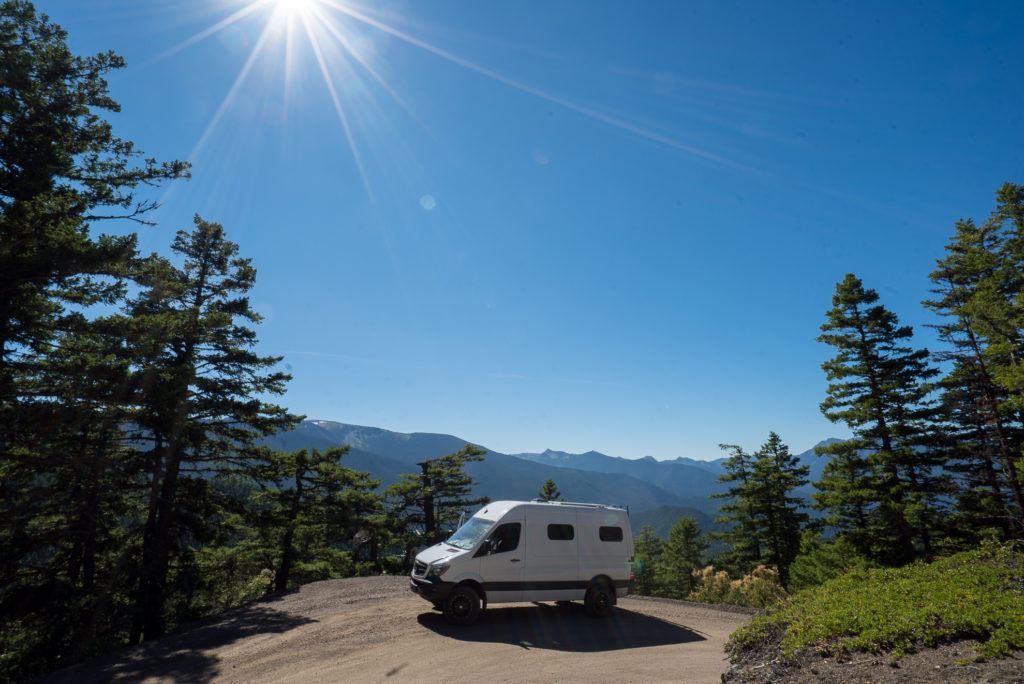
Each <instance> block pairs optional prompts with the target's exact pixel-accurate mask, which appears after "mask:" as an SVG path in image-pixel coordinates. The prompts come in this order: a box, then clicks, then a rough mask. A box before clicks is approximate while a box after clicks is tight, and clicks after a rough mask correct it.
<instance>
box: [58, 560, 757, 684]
mask: <svg viewBox="0 0 1024 684" xmlns="http://www.w3.org/2000/svg"><path fill="white" fill-rule="evenodd" d="M746 620H747V616H746V615H744V614H741V613H733V612H725V611H720V610H715V609H713V608H708V607H704V606H700V605H694V604H687V603H678V602H675V601H661V600H645V599H632V598H626V599H623V600H622V601H620V602H619V606H618V608H617V609H616V610H615V612H614V613H613V615H612V617H610V618H607V619H604V620H599V619H593V618H589V617H587V616H586V615H585V614H584V612H583V607H582V605H579V604H573V605H572V606H570V607H556V606H554V605H552V604H539V605H533V604H511V605H500V606H494V607H492V608H488V609H487V610H486V611H485V612H484V613H483V615H482V616H481V619H480V622H478V623H477V624H476V625H474V626H473V627H454V626H452V625H449V624H447V623H446V622H445V621H444V619H443V618H442V617H441V615H440V613H438V612H436V611H434V610H432V609H431V607H430V605H429V604H428V603H427V602H425V601H423V600H422V599H420V598H418V597H417V596H415V595H413V594H412V593H410V592H409V589H408V579H407V578H404V577H362V578H354V579H346V580H330V581H326V582H316V583H314V584H309V585H306V586H304V587H302V589H301V590H299V591H297V592H294V593H291V594H288V595H285V596H282V597H281V598H278V599H275V600H272V601H265V602H261V603H257V604H254V605H251V606H248V607H245V608H241V609H238V610H235V611H231V612H230V613H227V614H225V615H224V616H222V617H221V618H218V619H217V620H214V621H209V622H205V623H200V624H197V625H195V626H193V627H191V628H189V629H186V630H182V631H180V632H176V633H174V634H169V635H167V636H165V637H164V638H162V639H158V640H156V641H154V642H151V643H149V644H146V645H144V646H142V647H140V648H137V649H128V650H124V651H120V652H118V653H115V654H112V655H109V656H105V657H103V658H100V659H97V660H93V661H90V662H88V663H84V664H82V665H79V666H76V667H74V668H71V669H68V670H64V671H61V672H58V673H55V674H54V675H52V676H50V677H48V678H45V679H44V681H49V682H75V683H76V684H83V683H85V682H106V681H111V680H122V681H146V682H212V681H216V682H296V683H299V682H316V683H317V684H327V683H328V682H432V681H436V682H441V681H443V682H446V683H449V682H506V681H549V682H574V681H586V682H616V683H617V684H621V683H622V682H652V681H676V682H690V683H696V682H718V681H720V676H721V674H722V673H723V672H724V671H725V669H726V666H727V661H726V660H725V656H724V654H723V651H722V646H723V644H724V643H725V640H726V639H727V638H728V636H729V634H730V633H731V632H732V631H733V630H735V629H736V628H737V627H739V626H740V625H741V624H743V623H744V622H745V621H746Z"/></svg>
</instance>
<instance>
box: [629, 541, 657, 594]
mask: <svg viewBox="0 0 1024 684" xmlns="http://www.w3.org/2000/svg"><path fill="white" fill-rule="evenodd" d="M661 543H662V542H661V539H659V538H658V535H657V534H655V532H654V527H653V526H652V525H650V524H649V523H648V524H646V525H644V526H643V527H641V528H640V533H639V534H638V535H637V536H636V539H634V540H633V573H634V575H635V576H636V593H638V594H640V595H641V596H650V595H652V594H654V593H656V589H657V584H656V583H655V568H657V566H658V562H659V561H660V560H661Z"/></svg>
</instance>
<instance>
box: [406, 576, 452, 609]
mask: <svg viewBox="0 0 1024 684" xmlns="http://www.w3.org/2000/svg"><path fill="white" fill-rule="evenodd" d="M454 586H455V583H454V582H445V581H443V580H439V579H432V578H429V577H422V578H421V577H410V578H409V590H410V591H411V592H412V593H414V594H417V595H419V596H421V597H423V598H424V599H426V600H427V601H430V602H431V603H440V602H441V601H444V600H445V599H446V598H448V594H450V593H452V587H454Z"/></svg>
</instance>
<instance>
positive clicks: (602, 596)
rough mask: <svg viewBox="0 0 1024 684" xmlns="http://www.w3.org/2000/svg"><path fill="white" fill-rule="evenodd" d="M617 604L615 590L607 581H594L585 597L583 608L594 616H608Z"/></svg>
mask: <svg viewBox="0 0 1024 684" xmlns="http://www.w3.org/2000/svg"><path fill="white" fill-rule="evenodd" d="M614 605H615V591H614V590H613V589H612V588H611V587H609V586H608V583H607V582H594V583H593V584H591V585H590V588H589V589H587V594H586V596H584V597H583V608H584V609H585V610H586V611H587V615H589V616H590V617H593V618H603V617H607V616H608V614H609V613H611V612H612V607H613V606H614Z"/></svg>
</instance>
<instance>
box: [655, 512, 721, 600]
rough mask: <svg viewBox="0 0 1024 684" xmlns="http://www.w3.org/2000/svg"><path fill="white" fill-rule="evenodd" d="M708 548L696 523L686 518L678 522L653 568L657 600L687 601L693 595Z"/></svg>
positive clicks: (662, 547) (662, 546)
mask: <svg viewBox="0 0 1024 684" xmlns="http://www.w3.org/2000/svg"><path fill="white" fill-rule="evenodd" d="M652 533H653V531H652ZM707 546H708V545H707V542H706V541H705V540H704V537H703V535H702V534H701V531H700V526H699V525H698V524H697V521H695V520H694V519H693V518H687V517H682V518H680V519H679V520H677V521H676V524H675V525H673V526H672V531H671V532H669V535H668V541H666V542H664V543H663V544H662V545H661V557H660V558H659V559H658V560H657V561H656V562H655V566H654V576H655V584H656V585H657V591H658V596H664V597H666V598H674V599H684V598H686V597H687V596H688V595H689V593H690V592H691V591H693V588H694V577H693V571H694V570H696V569H697V568H698V567H700V564H701V557H702V556H703V554H704V552H705V551H706V550H707Z"/></svg>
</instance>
